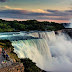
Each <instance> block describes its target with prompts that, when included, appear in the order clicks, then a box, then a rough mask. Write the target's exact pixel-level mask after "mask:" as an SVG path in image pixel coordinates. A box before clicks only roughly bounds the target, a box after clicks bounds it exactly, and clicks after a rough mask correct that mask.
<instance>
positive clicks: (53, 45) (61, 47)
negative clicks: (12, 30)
mask: <svg viewBox="0 0 72 72" xmlns="http://www.w3.org/2000/svg"><path fill="white" fill-rule="evenodd" d="M29 35H30V36H32V37H38V39H28V40H18V41H12V45H13V46H14V52H15V53H17V55H18V57H19V58H30V59H31V60H32V61H33V62H35V63H36V65H37V66H38V67H40V68H41V69H43V70H46V71H55V72H56V71H61V72H62V71H72V68H71V67H72V40H71V39H70V38H68V36H67V37H66V35H65V34H59V35H55V33H54V31H52V32H35V33H34V32H33V33H29Z"/></svg>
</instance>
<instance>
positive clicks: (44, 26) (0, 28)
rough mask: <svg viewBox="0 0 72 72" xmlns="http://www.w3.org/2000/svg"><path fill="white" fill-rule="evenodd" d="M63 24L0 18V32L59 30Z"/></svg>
mask: <svg viewBox="0 0 72 72" xmlns="http://www.w3.org/2000/svg"><path fill="white" fill-rule="evenodd" d="M63 28H64V26H63V25H62V24H59V23H55V22H46V21H44V22H39V21H37V20H27V21H16V20H14V21H5V20H2V19H0V32H12V31H30V30H40V31H45V30H54V31H56V30H60V29H63Z"/></svg>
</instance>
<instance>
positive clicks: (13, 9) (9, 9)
mask: <svg viewBox="0 0 72 72" xmlns="http://www.w3.org/2000/svg"><path fill="white" fill-rule="evenodd" d="M0 19H5V20H28V19H36V20H39V21H53V22H59V23H60V22H62V23H63V22H69V21H70V20H71V19H72V1H71V0H0Z"/></svg>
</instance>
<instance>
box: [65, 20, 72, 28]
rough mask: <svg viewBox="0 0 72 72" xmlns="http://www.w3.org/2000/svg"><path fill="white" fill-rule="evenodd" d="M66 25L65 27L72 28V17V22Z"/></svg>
mask: <svg viewBox="0 0 72 72" xmlns="http://www.w3.org/2000/svg"><path fill="white" fill-rule="evenodd" d="M64 27H65V28H72V19H71V20H70V23H68V24H66V25H65V24H64Z"/></svg>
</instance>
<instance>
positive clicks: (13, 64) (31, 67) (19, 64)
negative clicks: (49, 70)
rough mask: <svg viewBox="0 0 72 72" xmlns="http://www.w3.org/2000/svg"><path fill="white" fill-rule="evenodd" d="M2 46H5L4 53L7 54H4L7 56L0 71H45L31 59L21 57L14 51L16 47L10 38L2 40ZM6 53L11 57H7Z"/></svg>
mask: <svg viewBox="0 0 72 72" xmlns="http://www.w3.org/2000/svg"><path fill="white" fill-rule="evenodd" d="M0 47H2V48H4V51H5V52H4V53H6V54H5V55H3V54H2V55H3V56H4V57H5V60H6V64H5V63H4V64H2V63H1V68H0V72H45V71H43V70H41V69H40V68H38V67H37V66H36V64H35V63H33V62H32V61H31V60H30V59H19V58H18V56H17V54H16V53H14V52H13V50H14V47H13V46H12V45H11V42H10V41H9V40H1V41H0ZM2 53H3V52H2ZM6 55H7V56H8V57H9V58H6ZM7 59H8V60H7Z"/></svg>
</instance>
